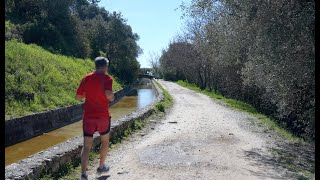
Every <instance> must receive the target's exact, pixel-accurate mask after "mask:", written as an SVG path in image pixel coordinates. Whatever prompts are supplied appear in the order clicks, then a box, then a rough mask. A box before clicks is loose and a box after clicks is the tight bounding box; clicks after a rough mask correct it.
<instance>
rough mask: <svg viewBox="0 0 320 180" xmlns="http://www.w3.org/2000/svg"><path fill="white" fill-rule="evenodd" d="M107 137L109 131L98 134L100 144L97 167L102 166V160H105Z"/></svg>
mask: <svg viewBox="0 0 320 180" xmlns="http://www.w3.org/2000/svg"><path fill="white" fill-rule="evenodd" d="M109 137H110V136H109V133H108V134H105V135H102V136H100V141H101V145H100V164H99V168H102V167H103V166H104V162H105V160H106V157H107V154H108V150H109Z"/></svg>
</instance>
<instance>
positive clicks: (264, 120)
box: [176, 80, 303, 142]
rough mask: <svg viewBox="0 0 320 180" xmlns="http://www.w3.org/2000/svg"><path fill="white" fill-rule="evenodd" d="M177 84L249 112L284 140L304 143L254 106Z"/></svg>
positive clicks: (193, 85)
mask: <svg viewBox="0 0 320 180" xmlns="http://www.w3.org/2000/svg"><path fill="white" fill-rule="evenodd" d="M176 83H177V84H179V85H180V86H183V87H186V88H188V89H191V90H194V91H197V92H200V93H202V94H205V95H207V96H209V97H211V98H212V99H216V100H221V101H223V102H225V103H226V105H227V106H228V107H230V108H232V109H236V110H240V111H244V112H247V113H249V114H251V115H253V116H254V117H256V118H258V119H260V122H259V123H258V124H257V125H258V126H262V125H265V126H267V128H268V130H271V131H275V132H277V133H278V134H279V135H280V136H282V137H283V138H285V139H287V140H291V141H296V142H300V141H303V140H302V139H301V138H299V137H296V136H294V135H293V134H292V133H291V132H289V131H288V130H286V129H284V128H282V127H281V126H280V125H278V124H277V123H276V122H275V121H274V120H272V119H271V118H269V117H267V116H265V115H263V114H261V113H259V112H258V111H257V110H256V109H255V108H254V107H253V106H251V105H250V104H248V103H245V102H242V101H238V100H234V99H230V98H226V97H224V96H222V95H220V94H218V93H215V92H213V91H208V90H201V89H200V88H199V87H198V86H196V85H195V84H190V83H187V82H184V81H181V80H179V81H177V82H176Z"/></svg>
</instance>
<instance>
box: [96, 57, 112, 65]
mask: <svg viewBox="0 0 320 180" xmlns="http://www.w3.org/2000/svg"><path fill="white" fill-rule="evenodd" d="M94 64H95V65H96V68H100V67H104V66H108V65H109V60H108V59H107V58H105V57H102V56H100V57H96V59H95V60H94Z"/></svg>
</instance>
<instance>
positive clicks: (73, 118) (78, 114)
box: [5, 83, 136, 147]
mask: <svg viewBox="0 0 320 180" xmlns="http://www.w3.org/2000/svg"><path fill="white" fill-rule="evenodd" d="M134 85H136V83H134V84H132V85H129V86H126V87H124V88H123V89H121V90H119V91H117V92H115V100H114V101H113V102H111V103H110V106H112V105H113V104H115V103H117V102H118V101H119V100H120V99H121V98H122V97H123V96H125V95H126V94H128V92H129V91H130V90H131V89H132V87H134ZM82 112H83V103H79V104H75V105H71V106H67V107H63V108H59V109H54V110H50V111H44V112H40V113H36V114H31V115H27V116H22V117H18V118H14V119H11V120H8V121H6V122H5V146H6V147H7V146H10V145H13V144H16V143H18V142H21V141H25V140H27V139H30V138H32V137H35V136H38V135H41V134H43V133H46V132H49V131H52V130H55V129H58V128H61V127H63V126H66V125H68V124H72V123H74V122H77V121H79V120H81V118H82Z"/></svg>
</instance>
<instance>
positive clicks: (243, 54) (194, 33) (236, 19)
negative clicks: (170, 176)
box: [160, 0, 315, 138]
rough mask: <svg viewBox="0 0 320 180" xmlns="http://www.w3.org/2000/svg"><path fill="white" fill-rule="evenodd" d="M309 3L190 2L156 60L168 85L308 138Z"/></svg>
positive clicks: (311, 87) (311, 104) (311, 88)
mask: <svg viewBox="0 0 320 180" xmlns="http://www.w3.org/2000/svg"><path fill="white" fill-rule="evenodd" d="M314 3H315V2H314V1H299V0H292V1H286V0H277V1H268V0H249V1H236V0H193V1H192V2H191V4H189V5H188V4H182V5H181V8H182V9H183V10H184V12H185V13H184V17H185V19H186V28H185V32H184V33H181V34H180V35H179V36H178V37H177V38H176V39H175V40H174V41H173V42H171V43H170V44H169V47H168V49H166V50H164V51H163V53H162V56H161V57H160V65H161V69H162V71H163V72H162V74H163V75H164V78H165V79H168V80H186V81H188V82H190V83H195V84H197V85H198V86H199V87H200V88H201V89H209V90H212V91H216V92H219V93H221V94H223V95H224V96H226V97H231V98H235V99H238V100H243V101H245V102H249V103H250V104H252V105H254V106H255V107H256V108H257V109H258V110H260V111H261V112H263V113H265V114H267V115H269V116H272V117H274V118H275V119H277V120H278V122H279V123H280V124H283V125H284V126H286V127H287V128H288V129H290V130H292V132H294V133H295V134H296V135H300V136H304V137H311V138H314V128H315V126H314V125H315V116H314V113H315V99H314V97H315V82H314V75H315V69H314V68H315V66H314V65H315V45H314V33H315V31H314V18H315V16H314V12H315V7H314Z"/></svg>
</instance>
